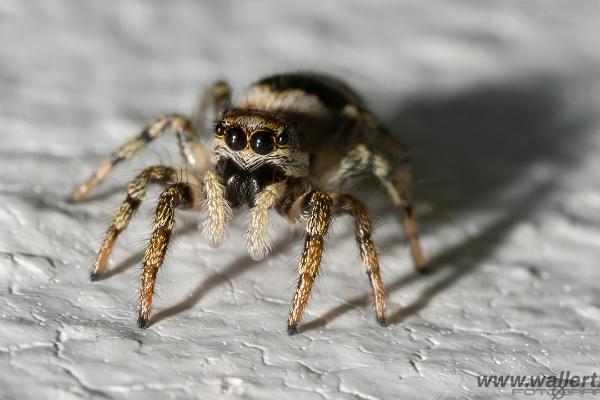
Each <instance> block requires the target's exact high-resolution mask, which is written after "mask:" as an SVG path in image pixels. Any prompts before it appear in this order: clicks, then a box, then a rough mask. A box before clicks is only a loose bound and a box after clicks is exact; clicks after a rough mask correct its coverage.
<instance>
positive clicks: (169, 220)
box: [137, 182, 194, 328]
mask: <svg viewBox="0 0 600 400" xmlns="http://www.w3.org/2000/svg"><path fill="white" fill-rule="evenodd" d="M193 193H194V190H193V189H192V188H191V187H190V185H189V184H188V183H185V182H178V183H175V184H173V185H170V186H169V187H167V188H166V189H165V190H164V191H163V192H162V193H161V194H160V197H159V200H158V204H157V206H156V211H155V212H154V231H153V232H152V236H151V237H150V241H149V243H148V245H147V247H146V252H145V253H144V262H143V271H142V280H141V284H140V299H139V304H138V320H137V322H138V326H139V327H140V328H146V327H147V326H148V321H149V318H150V311H151V309H152V296H153V295H154V285H155V282H156V274H157V272H158V269H159V268H160V266H161V265H162V263H163V261H164V258H165V255H166V253H167V247H168V245H169V240H170V238H171V232H172V231H173V226H174V225H175V209H176V208H178V207H181V208H186V207H190V206H191V205H192V204H193V203H194V199H193Z"/></svg>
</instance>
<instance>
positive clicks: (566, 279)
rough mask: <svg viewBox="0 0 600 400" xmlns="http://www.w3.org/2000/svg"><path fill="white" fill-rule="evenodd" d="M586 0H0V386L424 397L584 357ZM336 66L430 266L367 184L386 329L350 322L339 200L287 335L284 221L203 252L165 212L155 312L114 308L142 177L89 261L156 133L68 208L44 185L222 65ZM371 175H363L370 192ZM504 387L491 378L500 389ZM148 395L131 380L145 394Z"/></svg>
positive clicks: (366, 319)
mask: <svg viewBox="0 0 600 400" xmlns="http://www.w3.org/2000/svg"><path fill="white" fill-rule="evenodd" d="M599 17H600V3H598V2H596V1H592V0H590V1H579V2H576V3H574V2H564V1H563V2H561V1H550V0H527V1H519V2H512V1H500V0H496V1H488V2H485V3H482V2H478V1H453V2H446V1H428V2H419V1H391V0H390V1H382V2H378V3H377V4H376V5H374V4H371V3H367V2H360V1H328V2H323V1H321V2H317V1H304V2H295V3H292V2H286V3H283V2H282V3H274V2H268V1H253V2H234V1H219V2H217V1H214V2H194V1H190V0H176V1H170V2H162V1H157V0H156V1H142V0H132V1H125V2H92V1H80V2H72V1H66V0H58V1H53V2H42V1H29V2H23V1H17V0H3V1H2V3H0V94H1V97H0V294H1V296H0V318H1V319H2V320H3V321H2V326H3V329H2V332H0V382H1V385H0V387H4V388H5V389H4V393H3V394H4V397H5V398H20V399H23V398H39V396H40V394H43V395H44V396H45V397H47V398H65V399H66V398H69V399H70V398H81V397H85V398H100V397H102V398H125V397H127V398H137V397H140V398H211V397H218V396H230V397H231V398H273V397H274V396H275V395H277V396H279V397H282V398H285V397H286V396H289V397H292V396H293V397H295V398H307V399H309V398H335V399H339V398H344V399H345V398H348V399H357V398H360V399H362V398H369V399H387V398H398V397H414V396H419V397H421V398H425V397H431V398H443V397H444V396H450V397H452V398H455V397H461V396H462V397H478V396H483V397H486V396H496V395H500V391H499V390H498V389H495V391H494V390H492V389H486V390H483V389H479V388H477V380H476V378H475V377H476V376H477V375H479V374H489V373H496V374H508V373H513V374H523V375H536V374H540V373H544V374H559V373H560V371H561V370H571V371H573V373H578V374H581V375H585V374H588V373H589V374H591V373H592V372H594V371H593V369H594V368H597V365H598V354H600V349H599V348H598V344H597V343H598V335H599V334H598V332H599V328H600V291H599V290H598V288H597V285H596V284H595V282H597V281H598V278H599V277H600V272H598V268H597V265H596V264H597V261H596V260H598V258H599V257H600V247H599V245H600V189H598V188H599V187H600V174H599V173H598V171H599V170H600V160H598V157H597V156H596V155H597V154H598V147H599V145H600V130H599V124H598V115H599V113H598V112H599V111H600V107H599V105H600V80H599V78H600V53H599V52H598V49H599V48H600V28H599V27H598V26H599V25H598V19H599ZM289 70H314V71H319V72H324V73H329V74H332V75H335V76H338V77H341V78H343V79H345V80H346V81H347V82H348V83H349V84H350V85H351V86H352V87H354V88H355V89H356V90H357V91H358V92H359V93H360V94H361V95H363V97H364V98H365V100H366V102H367V104H369V106H370V107H371V108H372V109H373V110H374V111H375V112H376V113H377V114H379V115H380V116H381V117H382V119H383V120H384V121H385V122H386V123H387V124H388V125H389V127H390V128H391V129H392V130H393V131H394V132H395V133H396V134H397V135H398V138H400V139H401V140H402V141H403V142H405V143H406V144H407V145H408V146H409V147H410V148H411V149H412V154H413V156H412V158H413V165H414V175H415V184H414V196H415V202H416V211H417V216H418V221H419V223H420V227H421V232H422V240H423V244H424V247H425V252H426V254H427V255H428V258H429V259H430V260H431V263H432V264H433V266H434V268H435V269H434V273H432V274H430V275H428V276H425V277H422V276H417V275H416V274H415V273H414V272H413V271H412V269H411V268H412V266H411V264H410V260H409V257H408V252H407V248H406V243H405V241H404V238H403V234H402V231H401V226H400V221H399V219H398V218H397V215H396V212H395V210H393V209H392V208H391V207H390V205H389V203H388V202H387V201H386V199H385V197H384V196H383V194H382V191H379V190H373V191H371V190H369V191H368V193H370V195H369V196H364V193H365V192H366V191H365V190H364V188H362V189H361V188H360V187H359V188H358V189H357V193H359V194H361V193H362V197H363V198H364V199H365V200H366V201H367V203H368V204H369V206H370V207H371V209H372V213H373V214H374V216H375V221H376V223H377V226H378V230H377V233H376V241H377V242H378V244H379V248H380V251H381V253H382V262H383V266H384V281H385V282H386V287H387V289H388V293H389V314H390V319H391V320H392V322H393V325H392V326H391V327H390V328H389V329H383V330H382V329H380V328H378V327H377V326H376V325H375V323H374V322H373V317H372V312H371V307H370V305H369V301H368V296H367V293H368V291H367V284H366V280H364V279H363V276H362V275H363V274H362V273H360V272H359V271H360V270H359V261H358V256H357V252H356V250H355V248H354V243H353V241H352V234H351V233H350V226H351V225H350V221H349V220H347V219H340V220H339V221H338V222H336V224H335V226H334V230H333V232H332V233H331V235H330V236H329V241H328V253H327V256H326V260H325V269H324V273H323V275H322V277H321V279H320V280H321V281H320V282H319V284H318V288H317V290H316V292H315V293H314V294H313V299H312V302H311V304H310V309H309V310H308V311H307V314H306V316H305V320H304V322H305V330H304V331H303V334H302V335H300V336H298V337H294V338H288V337H287V335H285V331H284V327H285V321H286V316H287V312H288V304H289V298H290V296H291V294H292V291H293V287H294V281H295V272H294V270H295V262H296V260H297V255H298V251H299V246H300V242H301V238H300V237H298V236H297V235H294V234H293V233H290V232H289V229H288V227H287V226H286V225H285V223H283V222H282V221H275V224H274V227H273V232H274V237H275V238H277V240H276V242H277V244H278V246H276V249H275V252H274V254H273V255H272V256H271V257H270V258H267V259H265V260H262V261H259V262H254V261H250V260H248V259H247V258H246V256H245V254H244V253H243V252H242V251H241V250H240V248H242V247H243V246H242V240H243V237H242V236H243V230H244V224H245V217H244V215H241V216H240V217H239V218H238V219H236V220H235V221H234V225H233V227H232V232H231V235H230V241H229V242H228V243H227V244H226V245H225V246H224V247H223V248H222V249H220V250H213V249H211V248H210V247H209V246H208V245H207V244H206V243H204V241H203V240H202V239H201V236H200V235H199V234H198V233H197V232H196V229H195V221H196V219H197V216H195V215H182V217H181V223H180V230H179V234H178V235H176V238H175V245H174V246H173V248H172V249H171V252H170V255H169V260H168V262H167V265H166V266H165V268H164V270H163V271H162V273H161V276H160V278H161V279H160V281H159V284H160V286H159V288H158V298H157V302H156V313H158V317H157V318H156V320H155V321H154V322H155V323H154V325H153V326H152V327H151V328H150V329H149V330H147V331H144V332H141V331H139V330H138V329H137V328H136V327H135V324H134V313H133V309H134V305H135V301H136V290H137V285H138V283H137V280H138V276H139V265H140V259H141V254H142V253H141V251H142V249H143V246H144V244H145V241H146V238H147V237H148V234H149V232H150V230H149V229H150V221H151V219H150V215H151V212H152V209H153V204H154V201H155V199H156V196H157V193H158V191H154V192H152V193H151V194H150V196H149V200H148V201H147V202H146V203H145V204H144V206H143V207H142V212H140V213H139V216H138V217H137V218H136V221H135V222H134V223H133V224H132V226H131V228H130V230H128V231H127V232H126V233H124V234H123V235H122V236H121V237H120V241H119V243H118V245H117V247H116V249H115V252H114V255H113V260H112V263H111V264H110V267H111V268H113V271H114V272H113V273H111V276H110V279H106V280H103V281H101V282H98V283H95V284H92V283H91V282H89V281H88V271H89V268H90V266H91V263H92V261H93V259H94V255H95V252H96V250H97V246H98V243H99V240H100V238H101V237H102V234H103V231H104V229H105V227H106V225H107V224H108V222H109V220H110V218H111V216H112V213H113V212H114V210H115V209H116V207H117V205H118V204H119V202H120V201H121V199H122V198H123V196H124V194H123V193H124V187H125V185H126V183H127V181H128V180H129V179H130V178H131V177H132V176H134V174H135V172H136V171H138V170H139V169H140V168H142V167H143V166H144V165H151V164H156V163H158V162H165V163H168V164H173V165H180V161H179V159H178V158H177V154H176V152H173V149H174V147H175V142H174V140H173V138H172V137H170V136H169V135H165V137H164V138H162V139H161V140H160V141H158V142H157V143H155V144H153V145H152V146H151V148H150V149H149V150H148V151H146V152H145V153H144V154H143V155H141V156H140V157H139V158H136V160H134V161H133V162H132V163H130V164H124V165H123V166H121V167H119V168H118V169H117V170H116V171H115V174H114V176H113V177H111V178H110V179H109V180H108V181H107V182H106V184H104V185H103V186H102V187H101V188H99V189H98V191H97V195H95V196H92V198H91V200H90V201H89V202H86V203H84V204H81V205H74V204H70V203H68V202H67V201H66V200H65V199H66V198H67V196H68V195H69V194H70V193H71V191H72V190H73V188H74V187H75V186H76V185H77V184H78V183H79V182H81V181H82V180H83V179H85V178H87V177H88V176H89V174H90V173H91V172H92V171H93V169H94V168H95V167H96V165H97V164H98V163H99V162H100V160H101V159H102V158H103V157H104V156H105V155H107V154H108V153H110V152H111V151H112V150H114V149H115V148H116V147H118V146H119V145H120V144H121V143H122V142H124V141H125V140H126V139H128V138H129V137H131V136H132V135H133V134H135V133H136V132H137V131H138V130H139V129H140V128H141V127H142V126H143V125H144V124H145V123H147V121H148V120H150V119H151V118H153V117H155V116H157V115H160V114H163V113H167V112H182V113H191V112H192V111H193V109H194V107H195V103H196V100H197V97H198V94H199V93H200V91H201V90H202V89H203V88H205V87H207V86H208V85H210V84H211V83H212V82H213V81H215V80H217V79H226V80H228V81H229V82H231V84H232V85H233V87H234V90H235V92H237V93H239V92H240V91H241V90H243V88H244V87H245V86H247V85H249V84H250V83H252V82H253V81H254V80H256V79H259V78H261V77H263V76H265V75H267V74H272V73H276V72H284V71H289ZM371 188H373V189H377V188H376V186H372V187H369V189H371ZM505 393H509V394H510V389H507V391H506V392H505ZM149 396H150V397H149Z"/></svg>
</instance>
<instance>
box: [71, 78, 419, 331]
mask: <svg viewBox="0 0 600 400" xmlns="http://www.w3.org/2000/svg"><path fill="white" fill-rule="evenodd" d="M211 117H212V118H214V121H213V123H212V132H211V133H210V134H209V135H202V137H201V135H199V134H198V131H200V130H204V131H206V130H208V129H207V128H205V127H207V126H210V124H209V122H210V120H209V118H211ZM168 130H171V131H172V132H173V133H174V134H175V136H176V137H177V141H178V146H179V150H180V152H181V155H182V157H183V160H184V162H185V166H186V168H187V170H188V172H189V173H187V174H185V175H184V176H182V174H178V171H176V170H175V169H174V168H172V167H170V166H166V165H156V166H152V167H148V168H146V169H144V170H143V171H142V172H141V173H139V174H138V175H137V176H136V177H135V178H133V180H131V182H130V183H129V185H128V188H127V196H126V198H125V200H124V201H123V203H122V204H121V206H120V207H119V208H118V210H117V211H116V213H115V215H114V217H113V220H112V223H111V224H110V226H109V227H108V230H107V231H106V234H105V236H104V240H103V241H102V243H101V245H100V249H99V251H98V255H97V257H96V260H95V263H94V266H93V270H92V272H91V279H92V280H97V279H98V278H100V277H101V275H102V273H103V272H104V270H105V267H106V264H107V260H108V258H109V255H110V253H111V250H112V248H113V246H114V244H115V241H116V239H117V237H118V236H119V234H120V233H121V232H122V231H123V230H124V229H125V228H126V227H127V225H128V224H129V222H130V221H131V218H132V217H133V215H134V213H135V211H136V210H137V209H138V207H139V205H140V203H141V201H142V199H143V197H144V194H145V192H146V188H147V186H148V185H149V184H150V183H152V182H154V183H159V184H162V185H164V186H165V189H164V190H163V191H162V193H161V194H160V197H159V200H158V204H157V206H156V211H155V213H154V230H153V232H152V235H151V237H150V239H149V243H148V245H147V247H146V251H145V254H144V258H143V270H142V276H141V283H140V292H139V303H138V318H137V324H138V326H139V327H140V328H146V327H147V326H148V323H149V322H148V321H149V318H150V312H151V307H152V297H153V294H154V286H155V281H156V274H157V271H158V270H159V268H160V267H161V265H162V263H163V261H164V258H165V254H166V251H167V247H168V245H169V240H170V237H171V231H172V229H173V225H174V222H175V210H176V209H188V210H192V211H197V212H199V213H200V215H201V222H200V225H199V228H200V230H201V231H202V232H203V233H204V234H205V236H207V238H208V241H209V242H210V244H211V245H212V246H214V247H217V246H219V245H220V244H221V243H222V242H223V240H224V239H225V237H226V228H227V224H228V221H229V219H230V216H231V210H232V209H233V208H238V207H242V206H247V207H249V208H250V217H249V223H248V226H247V230H246V234H245V238H246V247H247V250H248V253H249V254H250V256H251V257H252V258H254V259H261V258H262V257H264V256H265V255H267V254H268V253H269V252H270V250H271V248H270V242H269V238H268V226H269V215H270V210H271V209H274V210H276V211H277V212H278V213H279V214H281V215H283V216H284V217H286V218H287V220H288V221H289V222H290V223H298V222H303V223H305V237H304V244H303V248H302V253H301V256H300V260H299V265H298V274H299V278H298V285H297V288H296V292H295V295H294V297H293V300H292V304H291V310H290V314H289V318H288V323H287V332H288V334H290V335H293V334H296V333H298V326H299V323H300V319H301V317H302V313H303V311H304V308H305V305H306V303H307V301H308V298H309V296H310V293H311V288H312V286H313V282H314V281H315V279H316V277H317V275H318V273H319V268H320V263H321V257H322V254H323V242H324V237H325V234H326V233H327V230H328V227H329V225H330V221H331V218H332V216H333V215H334V214H339V213H346V214H350V215H351V216H353V218H354V227H355V228H354V229H355V235H356V242H357V244H358V248H359V251H360V256H361V258H362V268H363V270H364V272H365V273H366V275H367V277H368V280H369V284H370V287H371V291H372V296H373V300H374V301H373V303H374V308H375V315H376V318H377V321H378V322H379V324H380V325H382V326H387V321H386V318H385V299H384V286H383V282H382V280H381V273H380V269H379V259H378V255H377V250H376V248H375V245H374V244H373V240H372V234H373V224H372V222H371V219H370V218H369V215H368V212H367V209H366V207H365V206H364V204H363V203H362V202H361V201H360V200H358V199H357V198H355V197H354V196H351V195H349V194H346V193H344V192H343V191H342V189H343V186H344V184H345V183H346V182H348V180H350V179H352V178H355V177H356V176H358V175H360V174H364V173H369V174H371V175H372V176H374V177H376V178H377V179H378V180H379V181H380V182H381V184H382V185H383V186H384V187H385V189H386V190H387V193H388V194H389V196H390V197H391V200H392V201H393V203H394V204H395V205H396V206H397V207H399V209H400V210H401V212H402V213H403V217H404V218H403V224H404V230H405V232H406V235H407V237H408V240H409V243H410V250H411V255H412V259H413V263H414V265H415V268H416V269H417V270H418V271H425V269H426V264H425V260H424V257H423V255H422V251H421V247H420V244H419V240H418V236H417V227H416V222H415V217H414V215H413V209H412V205H411V200H410V196H409V186H410V180H411V173H410V165H409V160H408V153H407V151H406V149H405V147H404V146H403V145H402V144H400V143H399V142H398V141H397V140H396V139H395V138H394V137H393V135H392V134H391V133H390V131H389V130H388V129H387V128H386V127H385V126H384V125H383V124H382V123H381V122H379V120H378V119H377V118H376V117H375V115H374V114H373V113H372V112H370V111H369V110H368V109H367V108H365V106H364V104H363V102H362V101H361V100H360V99H359V97H358V95H357V94H356V93H355V92H354V91H353V90H352V89H350V88H349V87H348V86H347V85H346V84H344V83H342V82H341V81H339V80H337V79H336V78H333V77H329V76H325V75H320V74H316V73H289V74H279V75H274V76H270V77H267V78H264V79H262V80H259V81H258V82H255V83H254V84H252V85H251V86H249V87H248V88H247V89H246V91H245V92H243V93H242V94H241V96H240V98H239V100H238V101H237V103H235V104H234V103H232V100H231V89H230V86H229V85H228V84H227V83H226V82H223V81H219V82H216V83H215V84H214V85H212V86H211V87H210V88H209V89H207V90H206V91H205V92H204V93H203V95H202V96H201V97H200V102H199V105H198V108H197V111H196V114H195V115H194V116H193V117H192V118H188V117H186V116H184V115H180V114H169V115H164V116H161V117H158V118H156V119H154V120H153V121H152V122H151V123H150V124H149V125H147V126H146V127H145V128H144V129H143V130H142V131H141V133H140V134H139V135H137V136H136V137H134V138H133V139H131V140H129V141H128V142H126V143H125V144H124V145H123V146H122V147H121V148H120V149H118V150H117V151H116V152H114V153H113V154H112V155H110V156H109V157H108V158H106V159H105V160H104V161H103V162H102V163H101V165H100V166H99V167H98V168H97V169H96V171H95V172H94V174H93V175H92V176H91V177H90V178H89V179H88V180H87V181H85V182H84V183H83V184H82V185H81V186H79V188H78V189H77V190H76V191H75V193H74V194H73V199H74V200H75V201H81V200H83V199H84V198H85V197H86V196H87V195H88V194H89V192H90V191H91V190H92V189H93V188H94V187H95V186H97V185H98V184H99V183H100V182H102V181H103V180H104V179H105V178H106V177H107V176H108V175H109V174H110V172H111V170H112V169H113V167H114V166H115V165H117V164H120V163H121V162H122V161H124V160H127V159H130V158H131V157H133V156H134V155H135V154H136V153H138V152H139V151H140V150H142V149H143V148H144V147H145V146H146V145H147V144H148V143H150V142H151V141H152V140H154V139H156V138H158V137H159V136H161V135H162V134H163V133H164V132H166V131H168ZM204 136H206V137H204ZM202 138H204V139H205V140H210V141H211V147H212V149H211V151H210V152H209V151H207V150H206V149H205V147H204V146H203V145H202V143H201V139H202Z"/></svg>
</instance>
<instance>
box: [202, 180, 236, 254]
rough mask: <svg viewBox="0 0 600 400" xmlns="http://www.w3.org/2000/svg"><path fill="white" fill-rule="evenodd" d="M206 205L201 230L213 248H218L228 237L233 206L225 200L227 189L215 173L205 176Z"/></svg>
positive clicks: (203, 207)
mask: <svg viewBox="0 0 600 400" xmlns="http://www.w3.org/2000/svg"><path fill="white" fill-rule="evenodd" d="M203 183H204V196H205V200H204V204H203V206H202V215H201V220H200V230H201V231H202V233H203V234H204V235H205V236H206V237H207V239H208V241H209V243H210V245H211V246H212V247H218V246H220V245H221V243H223V240H225V237H226V236H227V224H228V222H229V220H230V219H231V206H230V205H229V202H228V201H227V199H225V187H224V186H223V183H222V182H221V178H220V176H219V175H217V173H215V172H214V171H211V170H208V171H206V173H205V174H204V182H203Z"/></svg>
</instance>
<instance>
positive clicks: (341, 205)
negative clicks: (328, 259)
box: [331, 193, 387, 326]
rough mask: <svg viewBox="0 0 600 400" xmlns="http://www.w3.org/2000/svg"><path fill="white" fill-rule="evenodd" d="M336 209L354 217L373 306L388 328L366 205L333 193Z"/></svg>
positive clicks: (347, 196)
mask: <svg viewBox="0 0 600 400" xmlns="http://www.w3.org/2000/svg"><path fill="white" fill-rule="evenodd" d="M331 197H332V198H333V201H334V207H335V208H334V209H335V210H342V211H344V212H347V213H349V214H350V215H352V216H353V217H354V230H355V234H356V243H357V245H358V249H359V251H360V257H361V259H362V266H363V270H364V271H365V273H366V274H367V276H368V278H369V284H370V285H371V290H372V293H373V304H374V307H375V316H376V318H377V322H378V323H379V324H380V325H382V326H387V321H386V319H385V291H384V287H383V281H382V279H381V272H380V269H379V257H378V255H377V250H376V249H375V244H374V243H373V239H372V235H373V223H372V222H371V219H370V218H369V213H368V211H367V209H366V207H365V206H364V204H363V203H362V202H361V201H359V200H358V199H356V198H355V197H353V196H350V195H347V194H338V193H332V194H331Z"/></svg>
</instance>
